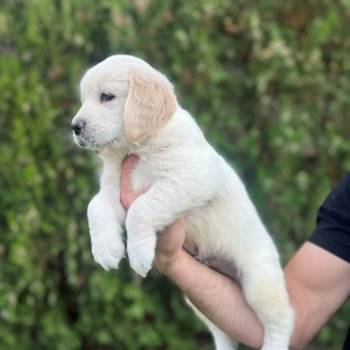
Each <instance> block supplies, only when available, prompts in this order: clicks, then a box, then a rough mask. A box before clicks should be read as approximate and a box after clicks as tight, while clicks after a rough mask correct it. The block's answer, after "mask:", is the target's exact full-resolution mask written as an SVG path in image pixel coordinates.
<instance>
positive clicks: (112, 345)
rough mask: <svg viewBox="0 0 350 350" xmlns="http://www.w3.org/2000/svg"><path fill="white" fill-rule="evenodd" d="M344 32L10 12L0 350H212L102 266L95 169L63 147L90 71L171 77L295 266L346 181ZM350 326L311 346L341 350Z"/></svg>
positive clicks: (281, 24)
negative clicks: (122, 57)
mask: <svg viewBox="0 0 350 350" xmlns="http://www.w3.org/2000/svg"><path fill="white" fill-rule="evenodd" d="M349 18H350V2H349V1H348V0H334V1H331V2H330V1H325V0H317V1H316V0H308V1H301V0H296V1H282V0H265V1H263V2H261V1H257V0H251V1H243V0H236V1H235V2H233V1H230V0H217V1H214V0H202V1H200V2H198V1H186V0H168V1H161V0H133V1H128V0H118V1H113V0H110V1H108V0H101V1H92V0H74V1H71V0H55V1H51V0H28V1H24V0H23V1H21V0H12V1H11V0H8V1H6V0H3V1H2V2H1V3H0V53H1V55H0V72H1V79H0V96H1V97H0V99H1V102H0V135H1V144H0V169H1V177H0V188H1V189H2V196H1V199H0V208H1V211H0V229H1V232H2V234H1V240H0V259H1V270H0V349H9V350H10V349H64V350H66V349H72V350H73V349H86V350H87V349H101V350H102V349H104V350H107V349H132V350H137V349H184V350H186V349H196V348H200V349H209V348H211V346H212V345H211V341H210V338H209V336H208V335H206V331H205V330H204V328H203V326H202V325H201V324H200V323H199V322H197V321H195V318H194V316H193V315H192V312H191V311H189V310H188V309H187V308H186V307H185V306H184V304H183V302H182V298H181V296H180V295H179V293H178V292H177V291H176V289H175V288H174V287H173V286H172V285H171V284H170V283H169V282H167V281H165V280H164V278H162V277H161V276H159V275H158V274H157V273H156V272H154V273H153V274H152V276H151V277H150V278H148V279H147V280H146V281H141V280H140V279H139V278H137V277H135V275H133V274H132V273H131V272H130V270H129V267H128V266H127V263H126V262H125V263H124V264H123V266H122V268H121V269H120V270H118V271H113V272H108V273H107V272H104V271H103V270H102V269H101V268H99V267H98V266H97V265H96V264H95V263H94V262H93V261H92V258H91V254H90V244H89V237H88V232H87V224H86V217H85V208H86V205H87V203H88V201H89V199H90V198H91V196H92V195H93V193H94V192H95V191H96V189H97V182H96V179H95V177H94V176H93V174H94V169H95V168H96V164H95V162H94V160H93V159H94V157H93V155H91V154H89V153H85V152H82V151H79V150H77V149H76V148H75V147H74V146H73V145H72V142H71V140H70V132H69V124H70V120H71V118H72V116H73V115H74V113H75V111H76V110H77V108H78V105H79V100H78V89H77V87H78V81H79V78H80V77H81V75H82V73H83V72H84V70H85V69H86V68H87V67H88V66H90V65H92V64H94V63H96V62H97V61H99V60H101V59H103V58H105V57H106V56H108V55H110V54H112V53H121V52H123V53H130V54H135V55H138V56H140V57H143V58H145V59H146V60H147V61H149V62H151V63H152V64H153V65H154V66H156V67H157V68H159V69H160V70H162V71H163V72H164V73H165V74H167V75H168V76H170V77H171V79H172V80H173V82H174V83H175V85H176V88H177V93H178V95H179V96H180V97H179V99H180V101H181V103H182V105H183V106H185V107H186V108H187V109H189V110H190V111H191V112H192V113H193V115H195V116H196V117H197V120H198V122H199V124H200V125H201V126H202V128H203V129H204V131H205V133H206V135H207V137H208V139H209V140H210V141H211V142H212V143H213V144H215V146H216V148H217V149H218V150H219V151H220V152H221V153H222V154H224V155H225V156H226V158H227V159H228V160H229V161H230V162H231V163H232V164H233V165H234V166H235V167H236V169H237V170H238V171H239V173H240V174H241V175H242V177H243V179H244V180H245V182H246V183H247V185H248V189H249V192H250V194H251V196H252V198H253V199H254V201H255V202H256V204H257V207H258V209H259V211H260V213H261V214H262V217H263V219H264V221H265V223H266V225H267V226H268V227H269V229H270V231H271V232H272V233H273V235H274V237H275V240H276V242H277V244H278V246H279V249H280V251H281V252H282V253H283V256H284V257H285V259H288V258H289V257H290V256H291V254H292V253H293V251H295V249H296V248H297V247H298V246H299V245H300V244H301V243H302V242H303V241H304V240H305V239H306V238H307V237H308V236H309V234H310V233H311V232H312V229H313V227H314V223H315V216H316V210H317V207H318V206H319V205H320V203H321V202H322V200H323V198H324V197H325V195H326V194H327V192H328V191H329V190H330V189H331V187H332V185H333V184H334V183H335V182H336V181H337V180H338V179H340V177H341V176H342V174H344V173H345V171H346V169H349V167H350V141H349V131H350V130H349V122H348V121H347V120H346V116H347V113H348V111H349V109H350V81H349V78H348V77H349V73H350V55H349V52H350V50H349V49H350V39H349V34H350V31H349V26H348V25H347V24H348V22H349ZM345 311H346V310H345V309H344V310H343V313H340V314H339V315H338V316H337V317H336V318H335V319H334V321H333V323H332V324H331V325H330V326H327V327H326V328H325V329H324V331H323V332H322V333H321V335H320V337H319V339H318V341H317V344H321V345H323V346H325V347H326V348H327V349H331V348H339V344H340V343H341V341H342V337H343V334H344V331H345V326H346V323H345ZM348 311H349V309H348Z"/></svg>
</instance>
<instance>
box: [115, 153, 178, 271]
mask: <svg viewBox="0 0 350 350" xmlns="http://www.w3.org/2000/svg"><path fill="white" fill-rule="evenodd" d="M138 161H139V157H138V156H136V155H134V154H131V155H130V156H127V157H126V158H125V160H124V162H123V165H122V171H121V179H120V202H121V204H122V206H123V207H124V209H125V210H128V209H129V207H130V206H131V205H132V203H133V202H134V201H135V200H136V199H137V198H138V197H139V196H141V195H142V194H144V193H145V192H147V188H146V189H144V190H141V191H139V192H134V191H133V189H132V185H131V176H132V172H133V170H134V169H135V167H136V165H137V163H138ZM184 239H185V220H184V219H180V220H177V221H175V222H174V223H173V224H172V225H170V226H169V227H168V228H167V229H166V230H165V231H164V232H162V233H161V234H160V235H159V237H158V240H157V246H156V255H155V265H156V267H157V268H158V270H159V271H160V272H162V273H166V270H167V268H168V267H169V266H170V265H172V264H173V263H174V262H175V261H176V260H177V259H178V258H179V257H181V256H182V254H183V249H182V245H183V242H184Z"/></svg>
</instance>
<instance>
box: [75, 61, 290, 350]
mask: <svg viewBox="0 0 350 350" xmlns="http://www.w3.org/2000/svg"><path fill="white" fill-rule="evenodd" d="M80 87H81V101H82V106H81V108H80V110H79V111H78V113H77V114H76V116H75V117H74V119H73V124H72V127H73V128H74V126H76V125H77V124H78V125H79V127H78V129H76V130H77V131H76V135H74V138H75V141H76V142H77V143H78V144H79V145H80V146H82V147H88V148H92V149H96V150H98V151H99V155H100V157H101V158H102V161H103V171H102V175H101V184H100V185H101V188H100V190H99V192H98V193H97V194H96V195H95V197H94V198H93V199H92V201H91V202H90V204H89V206H88V220H89V228H90V235H91V244H92V254H93V256H94V258H95V260H96V261H97V262H98V263H99V264H100V265H102V267H104V268H105V269H112V268H117V267H118V264H119V261H120V259H122V258H123V257H124V254H125V248H124V243H123V238H122V231H123V228H122V226H123V224H124V223H125V225H126V231H127V253H128V257H129V262H130V265H131V267H132V269H133V270H134V271H135V272H136V273H138V274H139V275H141V276H143V277H145V276H146V275H147V273H148V272H149V270H150V269H151V267H152V263H153V260H154V255H155V246H156V240H157V233H159V232H162V231H163V230H164V228H165V227H167V226H168V225H169V224H171V223H172V222H174V221H175V220H176V219H177V218H180V217H183V216H186V224H187V226H186V240H185V248H186V249H187V250H188V251H190V252H192V253H193V254H194V255H196V256H197V258H198V259H199V260H201V261H203V262H205V263H208V264H210V265H213V266H215V268H217V269H219V270H221V271H222V272H223V273H226V274H229V275H231V276H233V275H235V277H236V278H238V280H239V281H240V283H241V286H242V289H243V292H244V295H245V297H246V299H247V301H248V303H249V304H250V305H251V307H252V308H253V309H254V310H255V312H256V313H257V315H258V317H259V319H260V320H261V322H262V324H263V326H264V329H265V336H264V345H263V349H264V350H287V348H288V341H289V337H290V334H291V331H292V325H293V311H292V309H291V307H290V305H289V302H288V295H287V292H286V288H285V282H284V277H283V272H282V269H281V267H280V262H279V256H278V253H277V250H276V248H275V246H274V244H273V241H272V239H271V238H270V236H269V234H268V232H267V231H266V229H265V227H264V225H263V224H262V222H261V220H260V218H259V216H258V214H257V212H256V210H255V207H254V205H253V204H252V202H251V200H250V199H249V196H248V194H247V192H246V190H245V187H244V185H243V183H242V181H241V180H240V179H239V177H238V176H237V174H236V173H235V171H234V170H233V169H232V168H231V167H230V166H229V165H228V164H227V162H226V161H225V160H224V159H223V158H222V157H221V156H220V155H219V154H218V153H217V152H216V151H215V150H214V148H213V147H212V146H211V145H210V144H209V143H208V142H207V141H206V139H205V138H204V136H203V134H202V132H201V130H200V129H199V127H198V125H197V124H196V122H195V120H194V119H193V118H192V116H191V115H190V114H189V113H188V112H187V111H186V110H184V109H183V108H181V106H180V105H179V104H178V101H177V99H176V96H175V94H174V89H173V86H172V85H171V83H170V82H169V81H168V79H167V78H166V77H165V76H164V75H162V74H161V73H159V72H158V71H156V70H155V69H154V68H152V67H151V66H150V65H149V64H147V63H146V62H144V61H142V60H140V59H138V58H136V57H132V56H127V55H116V56H111V57H109V58H107V59H106V60H104V61H102V62H101V63H99V64H97V65H96V66H94V67H92V68H91V69H89V70H88V71H87V72H86V74H85V75H84V77H83V79H82V81H81V86H80ZM102 94H104V95H102ZM106 96H107V98H106ZM113 96H114V97H113ZM130 153H134V154H137V155H138V156H139V157H140V161H139V163H138V165H137V168H136V169H135V172H134V174H133V179H132V181H133V186H134V188H135V190H139V189H141V188H144V187H146V186H147V187H149V190H148V191H147V192H146V193H145V194H143V195H142V196H140V197H139V198H138V199H137V200H136V201H135V202H134V203H133V204H132V206H131V207H130V209H129V211H128V213H127V215H126V213H125V211H124V209H123V207H122V205H121V204H120V199H119V198H120V193H119V177H120V170H121V164H122V161H123V159H124V157H125V155H127V154H130ZM191 306H192V307H193V308H194V309H195V307H194V306H193V305H191ZM195 311H196V313H197V314H198V315H199V317H200V318H201V319H202V320H204V322H206V324H207V325H208V327H209V329H210V330H211V332H212V333H213V336H214V340H215V344H216V349H218V350H228V349H235V345H234V342H233V341H231V340H230V339H229V338H228V337H227V336H226V335H225V334H224V333H223V332H222V331H221V330H219V329H218V328H217V327H216V326H215V325H214V324H213V323H212V322H211V321H209V320H208V319H207V318H206V317H205V316H204V315H203V314H201V313H200V312H199V311H198V310H196V309H195Z"/></svg>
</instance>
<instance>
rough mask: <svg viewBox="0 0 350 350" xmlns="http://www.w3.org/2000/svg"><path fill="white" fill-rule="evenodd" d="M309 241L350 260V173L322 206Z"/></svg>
mask: <svg viewBox="0 0 350 350" xmlns="http://www.w3.org/2000/svg"><path fill="white" fill-rule="evenodd" d="M309 241H310V242H312V243H314V244H316V245H318V246H320V247H322V248H324V249H326V250H328V251H329V252H331V253H333V254H334V255H336V256H338V257H340V258H342V259H344V260H346V261H348V262H350V173H349V174H347V175H346V176H345V177H344V178H343V179H342V180H341V181H340V182H339V183H338V184H337V185H336V187H335V188H334V189H333V191H332V192H331V193H330V194H329V195H328V197H327V198H326V200H325V202H324V203H323V204H322V206H321V207H320V209H319V211H318V215H317V227H316V229H315V231H314V232H313V234H312V235H311V237H310V238H309Z"/></svg>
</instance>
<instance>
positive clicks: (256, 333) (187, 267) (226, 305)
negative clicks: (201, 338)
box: [161, 251, 264, 348]
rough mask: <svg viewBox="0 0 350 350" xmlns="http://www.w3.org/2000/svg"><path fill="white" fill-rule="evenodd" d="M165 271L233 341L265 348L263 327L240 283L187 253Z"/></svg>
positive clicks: (183, 253)
mask: <svg viewBox="0 0 350 350" xmlns="http://www.w3.org/2000/svg"><path fill="white" fill-rule="evenodd" d="M161 270H162V272H163V273H164V274H165V275H166V276H167V277H169V278H170V279H171V280H173V281H174V282H175V283H176V285H177V286H178V287H179V288H180V289H181V290H182V291H183V292H184V293H185V294H186V296H187V297H188V298H189V299H190V300H191V301H192V302H193V303H194V304H195V305H196V306H197V307H198V308H199V309H200V310H201V311H202V312H203V313H204V314H205V315H206V316H207V317H208V318H209V319H211V320H212V321H213V322H214V323H215V324H216V325H217V326H218V327H219V328H220V329H222V330H223V331H224V332H225V333H226V334H228V335H229V336H230V337H232V339H235V340H237V341H239V342H241V343H244V344H246V345H248V346H250V347H253V348H258V347H260V346H261V344H262V341H263V334H264V332H263V327H262V325H261V323H260V322H259V320H258V319H257V317H256V315H255V313H254V312H253V311H252V309H251V308H250V306H249V305H248V304H247V302H246V301H245V299H244V296H243V294H242V291H241V289H240V287H239V285H238V283H236V282H235V281H233V280H231V279H230V278H228V277H227V276H225V275H222V274H221V273H219V272H217V271H215V270H213V269H211V268H209V267H207V266H205V265H203V264H202V263H200V262H198V261H197V260H196V259H194V258H193V257H192V256H190V255H189V254H188V253H186V252H185V251H182V252H181V253H180V254H179V255H178V257H177V258H176V260H174V261H173V262H172V263H171V264H167V266H165V267H163V268H162V269H161Z"/></svg>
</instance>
